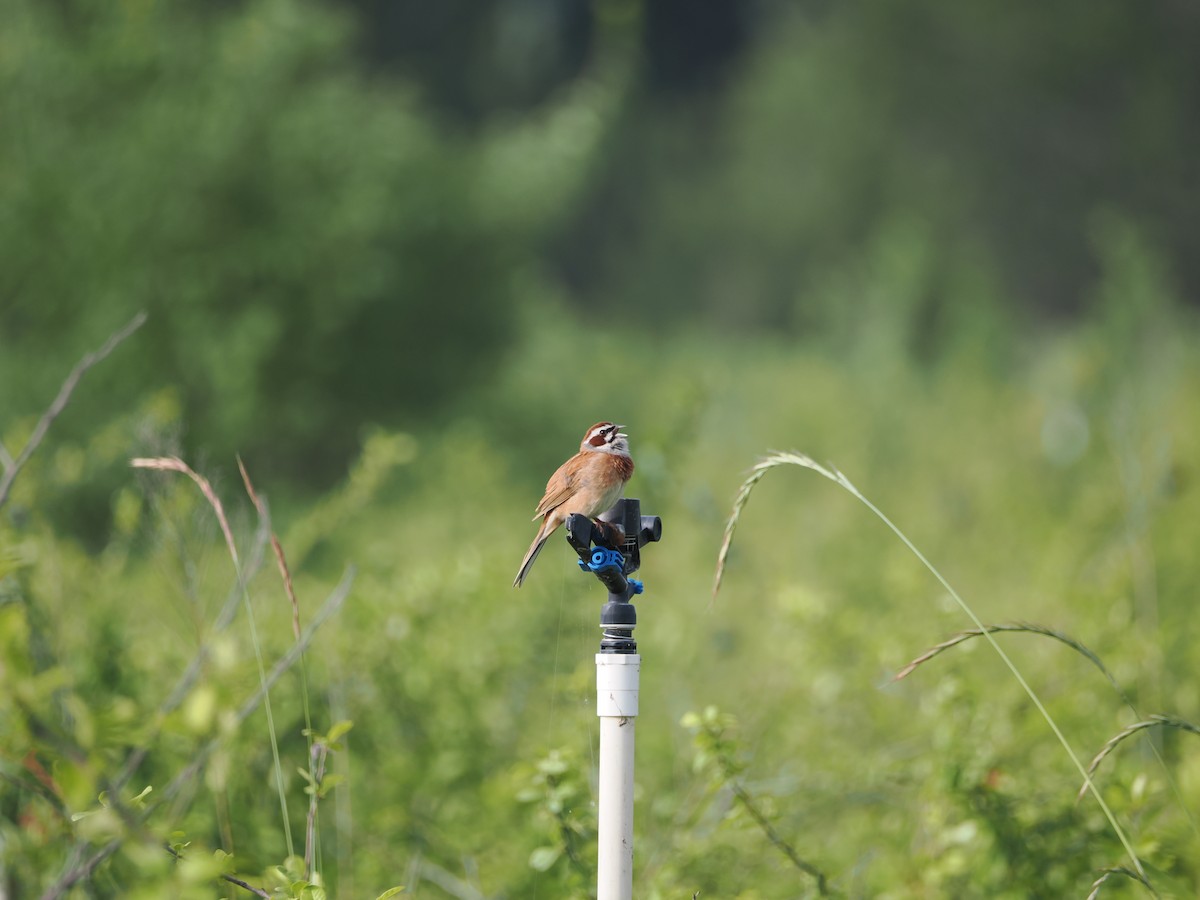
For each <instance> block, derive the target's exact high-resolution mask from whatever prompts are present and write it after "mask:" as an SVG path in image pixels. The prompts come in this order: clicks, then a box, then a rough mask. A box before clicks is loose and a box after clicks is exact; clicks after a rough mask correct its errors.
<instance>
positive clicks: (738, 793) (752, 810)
mask: <svg viewBox="0 0 1200 900" xmlns="http://www.w3.org/2000/svg"><path fill="white" fill-rule="evenodd" d="M728 784H729V787H730V790H732V791H733V796H734V797H736V798H737V799H738V802H739V803H741V804H742V808H743V809H744V810H746V812H748V813H749V814H750V818H752V819H754V821H755V822H756V823H757V824H758V827H759V828H761V829H762V832H763V834H765V835H766V836H767V840H769V841H770V842H771V843H772V844H774V845H775V847H776V848H777V849H778V850H779V852H780V853H782V854H783V855H784V856H786V857H787V858H788V860H790V861H791V863H792V865H793V866H795V867H796V868H797V869H799V870H800V871H801V872H803V873H804V874H805V875H809V876H811V877H813V878H815V879H816V880H817V893H818V894H820V895H821V896H822V897H828V896H829V884H828V881H827V879H826V877H825V873H824V872H822V871H821V870H820V869H818V868H817V867H816V866H814V865H813V864H812V863H810V862H808V861H806V860H804V859H802V858H801V857H800V854H798V853H797V852H796V850H795V848H794V847H793V846H792V845H791V844H789V843H788V842H787V841H785V840H784V839H783V836H782V835H780V833H779V832H778V831H776V830H775V826H774V825H772V824H771V823H770V821H768V820H767V817H766V816H764V815H763V814H762V811H761V810H760V809H759V808H758V806H757V805H755V803H754V798H753V797H751V796H750V794H749V792H747V790H746V789H745V788H744V787H742V785H741V783H740V782H739V781H738V780H737V778H734V777H730V778H729V779H728Z"/></svg>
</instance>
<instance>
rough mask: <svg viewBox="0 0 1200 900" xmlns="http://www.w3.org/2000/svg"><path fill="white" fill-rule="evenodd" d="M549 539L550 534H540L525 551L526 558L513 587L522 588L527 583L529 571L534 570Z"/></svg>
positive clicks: (522, 561) (522, 562)
mask: <svg viewBox="0 0 1200 900" xmlns="http://www.w3.org/2000/svg"><path fill="white" fill-rule="evenodd" d="M548 537H550V535H549V534H548V533H547V534H542V533H541V532H538V536H537V537H535V538H534V539H533V543H532V544H530V545H529V549H528V550H526V551H525V558H524V559H523V560H521V568H520V569H518V570H517V577H516V578H514V579H513V587H520V586H521V585H522V584H524V583H525V577H526V576H527V575H528V574H529V570H530V569H531V568H533V561H534V560H535V559H537V558H538V554H539V553H541V552H542V547H544V546H545V545H546V539H547V538H548Z"/></svg>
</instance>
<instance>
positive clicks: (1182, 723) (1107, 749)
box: [1076, 716, 1200, 799]
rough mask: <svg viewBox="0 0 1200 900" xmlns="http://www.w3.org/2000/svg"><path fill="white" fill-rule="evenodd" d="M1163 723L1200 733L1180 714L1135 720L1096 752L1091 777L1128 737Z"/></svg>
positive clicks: (1168, 726)
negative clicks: (1181, 717)
mask: <svg viewBox="0 0 1200 900" xmlns="http://www.w3.org/2000/svg"><path fill="white" fill-rule="evenodd" d="M1157 725H1161V726H1162V727H1163V728H1178V729H1179V730H1180V731H1188V732H1191V733H1192V734H1197V735H1200V726H1197V725H1194V724H1192V723H1191V722H1189V721H1187V720H1186V719H1180V718H1179V717H1178V716H1151V717H1150V718H1149V719H1147V720H1145V721H1144V722H1134V723H1133V724H1132V725H1130V726H1128V727H1126V728H1124V729H1122V730H1121V731H1120V732H1118V733H1117V734H1115V735H1113V736H1112V737H1111V738H1109V739H1108V741H1107V742H1106V743H1105V745H1104V746H1103V747H1101V748H1100V752H1099V753H1097V754H1096V756H1095V758H1094V759H1093V760H1092V762H1091V764H1090V765H1089V766H1088V770H1087V774H1088V778H1089V779H1090V778H1091V777H1092V776H1093V775H1095V774H1096V770H1097V769H1098V768H1100V763H1102V762H1104V760H1105V758H1106V757H1107V756H1108V755H1109V754H1110V753H1112V752H1113V751H1114V750H1116V749H1117V747H1118V746H1119V745H1120V744H1121V742H1122V741H1124V740H1125V739H1126V738H1128V737H1132V736H1133V735H1135V734H1137V733H1138V732H1139V731H1144V730H1146V729H1147V728H1154V727H1155V726H1157ZM1087 787H1088V786H1087V783H1086V782H1085V783H1084V785H1083V787H1081V788H1080V789H1079V794H1078V796H1077V797H1076V799H1080V798H1082V797H1083V795H1084V794H1085V793H1086V792H1087Z"/></svg>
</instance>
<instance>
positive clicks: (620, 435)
mask: <svg viewBox="0 0 1200 900" xmlns="http://www.w3.org/2000/svg"><path fill="white" fill-rule="evenodd" d="M624 427H625V426H624V425H618V426H617V437H623V438H627V437H629V435H627V434H626V433H625V432H624V431H622V430H621V429H623V428H624Z"/></svg>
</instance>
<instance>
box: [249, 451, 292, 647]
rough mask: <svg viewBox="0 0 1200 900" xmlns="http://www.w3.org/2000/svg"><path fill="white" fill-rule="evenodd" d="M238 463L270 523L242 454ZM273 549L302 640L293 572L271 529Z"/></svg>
mask: <svg viewBox="0 0 1200 900" xmlns="http://www.w3.org/2000/svg"><path fill="white" fill-rule="evenodd" d="M237 464H238V471H239V472H241V473H242V483H243V484H245V485H246V493H247V494H249V495H250V500H251V502H253V503H254V508H255V509H256V510H258V517H259V519H260V520H261V521H263V522H265V523H268V524H269V523H270V520H271V519H270V515H269V514H268V512H267V505H266V504H265V503H264V502H263V501H262V500H261V499H260V498H259V496H258V492H257V491H255V490H254V485H253V484H252V483H251V481H250V473H249V472H247V471H246V466H245V464H243V463H242V458H241V457H240V456H239V457H238V461H237ZM271 549H272V550H273V551H274V552H275V563H276V565H278V566H279V575H280V577H281V578H283V589H284V591H285V592H287V597H288V602H289V603H291V604H292V634H293V635H294V636H295V638H296V640H300V603H299V601H297V600H296V591H295V589H294V588H293V587H292V573H291V570H290V569H288V564H287V557H285V556H284V555H283V545H282V544H280V543H279V536H278V535H276V534H275V531H274V530H273V529H272V530H271Z"/></svg>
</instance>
